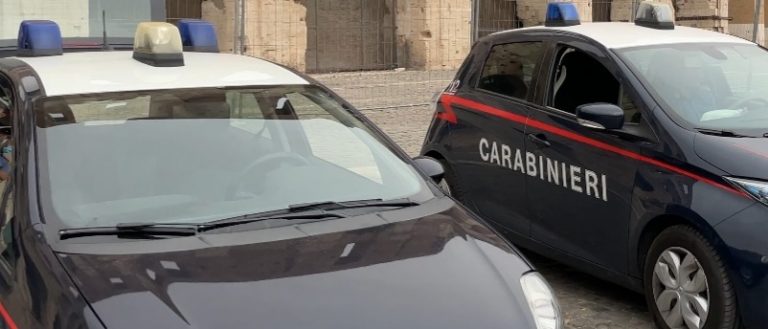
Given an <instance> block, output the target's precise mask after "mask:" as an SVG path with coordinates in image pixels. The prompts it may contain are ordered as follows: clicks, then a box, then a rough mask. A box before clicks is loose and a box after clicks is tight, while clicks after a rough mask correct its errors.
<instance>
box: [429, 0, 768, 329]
mask: <svg viewBox="0 0 768 329" xmlns="http://www.w3.org/2000/svg"><path fill="white" fill-rule="evenodd" d="M547 15H548V16H547V21H546V23H545V24H544V26H539V27H530V28H522V29H517V30H511V31H503V32H498V33H495V34H492V35H489V36H487V37H485V38H482V39H480V40H479V41H478V42H477V43H476V44H475V45H474V46H473V49H472V51H471V52H470V54H469V55H468V57H467V59H466V61H465V62H464V64H463V66H462V67H461V68H460V69H459V71H458V73H457V75H456V78H455V80H454V81H453V82H452V83H451V84H450V85H449V86H448V87H447V88H446V89H445V91H444V92H442V93H441V94H440V95H439V96H438V97H436V102H435V103H436V104H435V106H436V112H435V118H434V119H433V121H432V124H431V126H430V128H429V131H428V133H427V136H426V139H425V141H424V146H423V148H422V154H423V155H427V156H430V157H434V158H439V159H442V161H443V162H444V166H445V167H446V174H445V181H444V182H443V184H442V185H443V186H444V189H446V190H447V191H449V192H450V193H451V194H452V195H453V196H454V197H455V198H456V199H458V200H460V201H462V202H463V203H465V205H466V206H468V207H470V208H471V209H473V210H474V211H475V212H477V213H478V214H479V215H481V216H483V217H484V218H486V219H488V220H489V222H492V223H494V225H495V226H496V227H497V228H499V230H500V231H503V232H504V233H505V235H506V236H508V237H509V238H510V240H511V241H513V242H514V243H516V244H518V245H520V246H522V247H525V248H528V249H531V250H534V251H536V252H539V253H543V254H545V255H548V256H550V257H553V258H556V259H559V260H561V261H563V262H565V263H568V264H571V265H573V266H576V267H578V268H580V269H583V270H585V271H588V272H590V273H593V274H595V275H597V276H600V277H602V278H605V279H608V280H611V281H614V282H617V283H619V284H622V285H625V286H627V287H630V288H633V289H636V290H638V291H642V292H644V293H645V295H646V299H647V302H648V305H649V310H650V312H651V313H652V314H653V317H654V318H655V321H656V323H657V324H658V326H659V327H661V328H688V329H694V328H696V329H700V328H706V329H714V328H723V329H725V328H728V329H730V328H738V327H739V326H740V325H744V326H745V327H747V328H765V325H766V323H768V312H765V310H766V309H767V308H768V297H766V296H768V277H767V276H766V273H768V244H767V243H766V242H765V241H766V238H768V170H766V168H768V96H767V95H768V52H766V50H765V49H763V48H761V47H760V46H758V45H756V44H753V43H750V42H748V41H746V40H743V39H739V38H736V37H733V36H728V35H725V34H720V33H715V32H709V31H705V30H701V29H694V28H688V27H682V26H675V25H674V21H673V18H672V17H673V15H672V13H671V9H670V8H669V6H668V5H665V4H660V3H654V2H643V3H641V4H640V6H639V8H638V11H637V17H636V19H635V21H634V23H618V22H616V23H583V24H580V22H579V18H578V15H577V11H576V8H575V6H574V5H573V4H571V3H566V2H558V3H551V4H550V5H549V7H548V13H547Z"/></svg>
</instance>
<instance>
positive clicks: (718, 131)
mask: <svg viewBox="0 0 768 329" xmlns="http://www.w3.org/2000/svg"><path fill="white" fill-rule="evenodd" d="M694 129H696V131H698V132H700V133H702V134H706V135H714V136H722V137H735V138H742V137H750V136H746V135H741V134H737V133H735V132H733V131H730V130H721V129H712V128H694Z"/></svg>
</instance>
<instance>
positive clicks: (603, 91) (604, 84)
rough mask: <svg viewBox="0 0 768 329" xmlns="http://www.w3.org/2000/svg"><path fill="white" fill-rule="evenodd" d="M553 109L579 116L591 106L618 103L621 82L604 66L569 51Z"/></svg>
mask: <svg viewBox="0 0 768 329" xmlns="http://www.w3.org/2000/svg"><path fill="white" fill-rule="evenodd" d="M554 82H555V89H554V94H553V101H554V102H553V106H554V107H555V108H557V109H559V110H561V111H565V112H569V113H576V108H577V107H578V106H580V105H584V104H588V103H597V102H603V103H611V104H618V100H619V83H618V81H617V80H616V78H614V76H613V75H612V74H611V72H609V71H608V70H607V69H606V68H605V67H604V66H603V65H602V64H600V63H599V62H597V61H596V60H595V59H593V58H592V57H590V56H589V55H587V54H586V53H583V52H580V51H566V52H565V53H564V54H563V55H562V57H561V60H560V65H559V67H558V75H557V76H556V77H555V81H554Z"/></svg>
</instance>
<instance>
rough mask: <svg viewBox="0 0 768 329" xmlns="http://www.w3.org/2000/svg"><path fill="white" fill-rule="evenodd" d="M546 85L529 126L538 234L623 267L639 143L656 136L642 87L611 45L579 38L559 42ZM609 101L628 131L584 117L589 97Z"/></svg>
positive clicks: (574, 252)
mask: <svg viewBox="0 0 768 329" xmlns="http://www.w3.org/2000/svg"><path fill="white" fill-rule="evenodd" d="M553 46H554V47H555V49H554V50H555V51H553V52H551V54H552V56H550V59H549V60H548V65H547V66H548V67H547V69H546V70H542V80H546V81H547V84H546V87H545V88H541V93H540V95H538V101H539V102H541V103H540V104H542V105H540V106H538V107H537V108H536V109H535V110H532V111H531V114H530V117H529V121H528V125H527V127H528V128H527V130H526V136H527V138H526V146H525V147H526V150H527V152H526V168H529V169H530V170H528V171H527V172H526V173H527V174H526V184H527V186H528V193H527V201H528V204H529V206H530V210H531V219H532V223H531V237H532V238H533V239H534V240H537V241H539V242H541V243H544V244H546V245H549V246H551V247H554V248H556V249H558V250H560V251H562V252H564V253H566V254H569V255H571V256H576V257H578V258H581V259H583V260H586V261H588V262H590V263H593V264H598V265H600V266H602V267H606V268H609V269H613V270H616V271H621V272H623V271H624V270H625V269H626V265H627V264H626V261H627V260H626V259H627V257H626V256H627V248H628V247H627V245H628V242H627V234H628V221H629V218H630V211H631V209H630V202H631V201H630V200H631V193H632V190H633V186H634V182H635V173H636V170H637V163H636V162H635V161H634V160H633V159H631V158H630V157H627V156H626V153H624V152H616V150H619V149H620V150H628V151H638V150H639V148H641V147H642V144H643V143H648V141H649V140H650V139H652V137H651V136H652V133H651V132H650V128H648V125H647V124H646V122H645V118H644V117H643V115H642V113H647V112H646V109H644V108H640V107H638V106H637V105H642V104H641V103H640V102H639V101H637V99H638V98H637V94H636V93H634V92H633V91H632V90H630V89H628V88H626V87H625V86H627V85H628V84H626V83H625V82H623V79H622V76H621V73H620V71H619V69H618V68H617V67H616V66H615V63H614V62H612V60H611V57H610V56H609V55H608V54H607V51H606V50H603V49H601V48H600V47H597V46H595V45H593V44H591V43H588V42H587V41H582V40H578V39H573V40H561V41H559V42H556V43H554V45H553ZM595 102H606V103H612V104H615V105H618V106H620V107H621V108H622V109H623V110H624V113H625V124H624V125H625V128H624V129H622V131H600V130H596V129H594V128H589V127H586V126H584V125H582V124H580V122H579V120H577V118H576V116H575V111H576V107H577V106H579V105H582V104H587V103H595Z"/></svg>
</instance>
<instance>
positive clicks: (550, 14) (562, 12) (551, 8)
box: [544, 2, 581, 26]
mask: <svg viewBox="0 0 768 329" xmlns="http://www.w3.org/2000/svg"><path fill="white" fill-rule="evenodd" d="M579 24H581V20H580V19H579V11H578V10H577V9H576V5H575V4H574V3H572V2H550V3H548V4H547V18H546V20H544V26H572V25H579Z"/></svg>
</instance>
